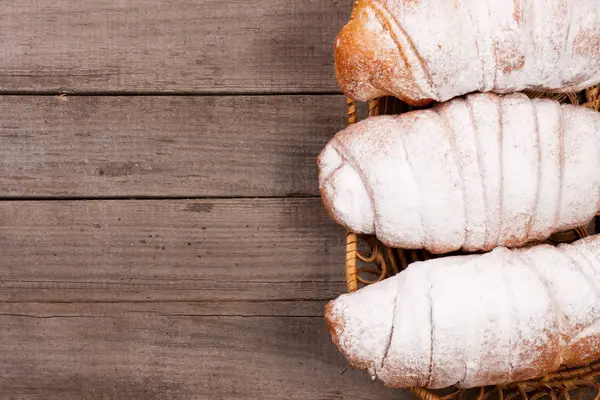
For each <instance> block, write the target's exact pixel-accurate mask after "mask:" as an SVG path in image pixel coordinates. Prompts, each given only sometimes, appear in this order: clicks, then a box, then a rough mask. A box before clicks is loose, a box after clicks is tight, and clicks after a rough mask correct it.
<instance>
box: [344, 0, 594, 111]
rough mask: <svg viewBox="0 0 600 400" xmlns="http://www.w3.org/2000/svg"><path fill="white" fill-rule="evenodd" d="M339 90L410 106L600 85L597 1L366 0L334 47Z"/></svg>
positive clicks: (361, 97)
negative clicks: (477, 94) (477, 95)
mask: <svg viewBox="0 0 600 400" xmlns="http://www.w3.org/2000/svg"><path fill="white" fill-rule="evenodd" d="M335 60H336V75H337V78H338V83H339V85H340V87H341V89H342V90H343V91H344V92H345V93H346V94H347V95H349V96H350V97H353V98H354V99H356V100H361V101H366V100H368V99H371V98H374V97H379V96H383V95H393V96H396V97H399V98H401V99H403V100H405V101H407V102H409V103H412V104H422V103H427V102H430V101H432V100H436V101H446V100H448V99H450V98H452V97H455V96H458V95H462V94H465V93H470V92H474V91H495V92H498V93H508V92H512V91H518V90H524V89H535V90H547V91H577V90H582V89H584V88H586V87H589V86H591V85H593V84H596V83H598V82H600V4H599V3H598V1H596V0H458V1H457V0H454V1H450V0H413V1H407V0H360V1H359V2H358V5H357V6H356V8H355V12H354V19H352V20H351V21H350V22H349V23H348V24H347V25H346V26H345V27H344V28H343V29H342V31H341V32H340V34H339V35H338V38H337V41H336V45H335Z"/></svg>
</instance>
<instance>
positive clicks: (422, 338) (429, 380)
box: [326, 236, 600, 389]
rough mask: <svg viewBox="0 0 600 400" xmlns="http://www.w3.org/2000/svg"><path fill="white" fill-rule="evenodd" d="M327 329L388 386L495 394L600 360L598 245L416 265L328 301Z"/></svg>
mask: <svg viewBox="0 0 600 400" xmlns="http://www.w3.org/2000/svg"><path fill="white" fill-rule="evenodd" d="M460 288H462V290H461V289H460ZM326 320H327V323H328V326H329V330H330V332H331V334H332V337H333V340H334V342H335V343H336V344H337V346H338V347H339V349H340V351H341V352H342V353H343V354H344V355H345V356H346V357H347V358H348V359H349V361H350V363H351V364H352V365H353V366H355V367H358V368H363V369H368V370H369V372H370V374H371V375H372V376H373V377H377V378H379V379H380V380H381V381H383V382H384V383H385V384H386V385H388V386H392V387H409V386H421V387H428V388H434V389H435V388H442V387H447V386H451V385H455V384H457V385H458V386H460V387H465V388H468V387H476V386H484V385H495V384H503V383H507V382H514V381H521V380H527V379H534V378H538V377H541V376H544V375H546V374H547V373H550V372H554V371H556V370H557V369H559V367H560V366H561V365H564V366H567V367H577V366H581V365H586V364H589V363H591V362H593V361H594V360H597V359H599V358H600V236H595V237H590V238H586V239H582V240H580V241H578V242H576V243H575V244H573V245H566V244H564V245H560V246H558V247H553V246H549V245H540V246H535V247H531V248H528V249H520V250H512V251H511V250H508V249H506V248H504V247H499V248H497V249H495V250H494V251H492V252H491V253H487V254H484V255H471V256H456V257H446V258H438V259H435V260H430V261H426V262H420V263H415V264H412V265H411V266H409V268H408V269H407V270H406V271H404V272H402V273H400V274H399V275H397V276H395V277H393V278H389V279H387V280H385V281H383V282H380V283H377V284H374V285H371V286H368V287H366V288H364V289H361V290H359V291H358V292H355V293H353V294H345V295H342V296H340V297H339V298H338V299H337V300H334V301H332V302H330V303H329V304H328V306H327V309H326Z"/></svg>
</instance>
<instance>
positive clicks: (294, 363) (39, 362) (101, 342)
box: [0, 307, 409, 400]
mask: <svg viewBox="0 0 600 400" xmlns="http://www.w3.org/2000/svg"><path fill="white" fill-rule="evenodd" d="M182 311H185V307H182ZM328 336H329V335H328V332H327V328H326V327H325V323H324V322H323V321H322V319H321V318H306V317H304V318H303V317H300V318H282V317H279V318H278V317H249V318H248V317H202V316H185V315H183V316H164V315H156V314H150V313H130V314H122V315H119V316H118V317H113V316H107V315H101V314H98V315H82V316H77V317H60V316H54V317H45V318H39V317H36V318H31V317H22V316H10V315H3V316H0V355H1V356H2V357H1V358H0V388H2V395H3V398H10V399H45V400H50V399H57V400H58V399H60V400H71V399H73V400H75V399H77V400H79V399H82V398H83V399H90V400H94V399H111V400H112V399H116V400H138V399H139V400H158V399H161V400H164V399H176V400H179V399H240V400H246V399H298V400H307V399H402V398H409V395H408V394H406V392H403V391H392V390H390V389H385V388H384V387H382V386H381V385H379V384H377V383H374V382H370V380H369V378H368V377H367V376H366V375H364V374H362V373H360V372H359V371H356V370H351V369H348V370H347V369H346V368H347V366H346V362H345V361H344V360H343V359H342V358H341V357H340V356H339V354H338V353H337V350H336V349H335V346H334V345H333V344H332V343H331V341H330V340H329V337H328Z"/></svg>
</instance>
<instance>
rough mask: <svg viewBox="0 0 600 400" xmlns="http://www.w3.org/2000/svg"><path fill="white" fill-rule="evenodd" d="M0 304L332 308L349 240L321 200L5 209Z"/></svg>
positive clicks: (38, 204)
mask: <svg viewBox="0 0 600 400" xmlns="http://www.w3.org/2000/svg"><path fill="white" fill-rule="evenodd" d="M0 224H1V227H2V228H1V229H0V254H2V257H1V258H0V301H19V302H123V301H127V302H134V301H139V302H144V301H148V300H150V301H154V302H157V301H164V302H173V301H175V302H186V301H193V302H217V301H224V302H232V301H249V302H252V301H296V300H298V301H324V300H328V299H331V298H333V297H334V296H336V295H337V294H339V293H340V292H342V291H343V290H344V272H343V259H344V248H343V241H344V231H343V229H342V228H339V227H337V226H335V224H334V223H333V222H331V221H330V220H329V218H327V216H326V215H325V212H324V211H323V207H322V205H321V202H320V199H318V198H311V199H257V200H249V199H241V200H236V199H231V200H198V201H193V200H178V201H167V200H164V201H163V200H158V201H149V200H146V201H138V200H122V201H14V202H13V201H3V202H0Z"/></svg>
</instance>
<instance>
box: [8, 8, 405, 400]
mask: <svg viewBox="0 0 600 400" xmlns="http://www.w3.org/2000/svg"><path fill="white" fill-rule="evenodd" d="M352 2H353V0H327V1H324V0H248V1H240V0H236V1H233V0H221V1H215V0H168V1H164V0H94V1H78V0H3V1H2V2H1V3H0V50H1V55H0V92H1V94H2V96H1V101H0V188H1V192H0V196H1V199H0V200H1V201H0V297H1V298H0V300H1V303H0V307H1V310H0V399H61V400H70V399H78V400H79V399H144V400H152V399H303V400H305V399H392V398H395V399H400V398H405V397H406V396H408V395H407V394H406V393H405V392H402V391H392V390H388V389H384V388H383V387H382V386H380V385H379V384H376V383H371V382H370V381H369V380H368V378H367V377H366V375H364V374H362V373H360V372H357V371H353V370H351V369H347V363H346V362H345V361H344V359H343V358H342V357H341V356H340V355H339V354H338V352H337V350H336V349H335V347H334V346H333V345H332V344H331V341H330V338H329V335H328V333H327V329H326V327H325V323H324V321H323V318H322V313H323V307H324V305H325V303H326V302H327V301H328V300H330V299H332V298H334V297H336V296H337V295H338V294H339V293H341V292H343V291H344V276H343V271H342V268H343V266H342V264H343V257H344V256H343V253H344V249H343V233H344V232H343V230H342V229H341V228H338V227H336V226H335V225H334V224H333V223H332V222H331V221H330V220H329V219H328V218H327V217H326V215H325V213H324V211H323V208H322V206H321V203H320V199H319V193H318V187H317V176H316V167H315V156H316V155H317V154H318V152H319V151H320V150H321V148H322V147H323V146H324V145H325V143H326V142H327V140H328V139H329V138H330V137H331V136H332V135H333V134H334V133H335V132H336V131H338V130H339V129H341V128H342V127H343V126H344V125H345V120H344V113H345V103H344V97H343V96H342V95H341V94H340V93H339V92H338V89H337V86H336V83H335V77H334V72H333V61H332V46H333V41H334V37H335V35H336V33H337V31H338V30H339V28H340V27H341V26H342V25H343V23H344V22H345V21H346V20H347V18H348V16H349V14H350V9H351V6H352Z"/></svg>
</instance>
